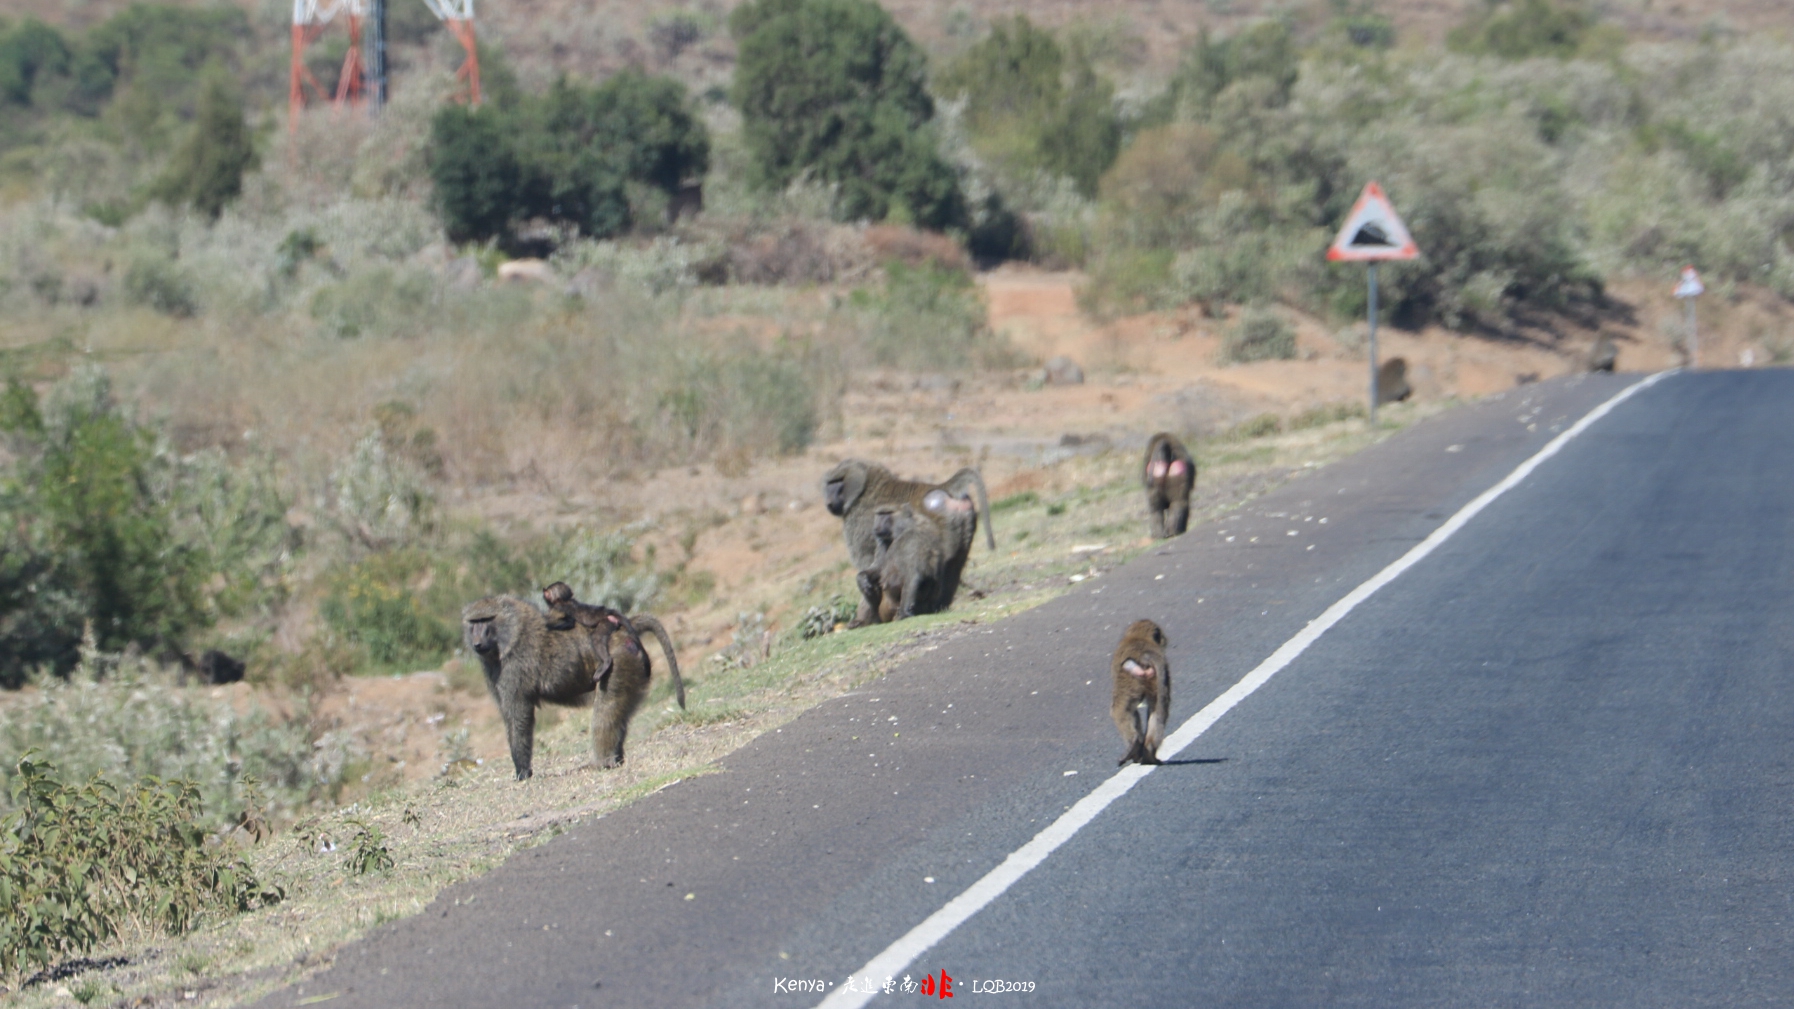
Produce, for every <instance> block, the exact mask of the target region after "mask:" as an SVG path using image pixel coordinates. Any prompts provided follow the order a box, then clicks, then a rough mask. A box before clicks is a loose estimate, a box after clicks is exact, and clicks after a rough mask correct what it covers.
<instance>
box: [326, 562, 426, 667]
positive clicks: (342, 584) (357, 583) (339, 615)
mask: <svg viewBox="0 0 1794 1009" xmlns="http://www.w3.org/2000/svg"><path fill="white" fill-rule="evenodd" d="M428 567H429V565H428V562H427V561H426V560H425V558H424V557H423V556H422V555H420V554H418V553H416V552H414V551H394V552H390V553H382V554H376V555H374V556H372V557H369V558H367V559H366V560H363V561H360V562H359V563H356V564H354V565H352V566H350V567H349V568H348V569H347V570H346V571H343V572H341V573H340V574H338V575H337V576H336V577H335V578H334V579H333V580H332V581H333V584H332V585H331V587H330V590H329V592H328V593H327V594H326V595H325V597H324V600H323V602H322V603H321V604H320V605H319V607H318V615H319V616H321V617H322V618H323V619H324V622H325V624H327V625H328V626H329V627H330V628H331V629H332V630H334V631H336V632H337V633H338V634H341V635H342V636H343V638H344V639H345V640H347V641H348V642H350V643H351V644H353V645H356V646H358V647H359V648H361V649H362V650H363V651H364V652H365V654H366V655H367V658H368V660H369V662H370V663H371V664H372V666H373V667H375V668H377V669H380V670H399V671H407V672H408V671H410V670H411V669H415V668H419V667H428V666H434V665H435V664H437V663H439V662H441V661H442V659H443V658H445V657H446V656H447V654H448V652H449V650H450V649H452V648H453V647H454V646H455V642H456V641H457V640H458V638H457V636H456V633H455V629H454V628H453V627H451V626H450V625H449V623H448V622H447V621H446V620H444V619H442V618H441V617H438V616H437V615H435V614H434V613H431V612H430V611H429V610H428V609H426V607H425V606H424V603H423V601H422V600H421V599H420V598H419V597H418V593H417V592H416V590H415V589H414V588H413V585H414V584H415V583H416V582H417V581H418V580H419V579H420V577H421V576H422V575H423V573H424V572H425V571H426V570H428Z"/></svg>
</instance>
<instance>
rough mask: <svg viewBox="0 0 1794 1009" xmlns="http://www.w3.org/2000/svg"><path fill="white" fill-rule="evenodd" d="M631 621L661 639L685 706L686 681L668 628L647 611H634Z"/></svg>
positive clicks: (682, 703)
mask: <svg viewBox="0 0 1794 1009" xmlns="http://www.w3.org/2000/svg"><path fill="white" fill-rule="evenodd" d="M629 622H630V623H632V624H634V625H635V626H637V627H646V628H647V629H648V630H650V631H653V632H654V636H655V637H657V638H659V639H660V650H661V652H662V653H663V654H665V655H666V657H667V668H668V669H670V670H672V671H673V690H674V692H676V693H677V694H678V695H679V707H680V709H681V710H683V709H684V707H685V681H684V680H683V679H680V677H679V657H678V656H677V655H675V654H673V639H672V638H670V637H668V636H667V629H666V627H665V626H663V625H662V624H661V622H660V621H658V620H656V619H654V618H653V617H651V616H649V615H647V614H646V613H634V614H631V615H630V617H629Z"/></svg>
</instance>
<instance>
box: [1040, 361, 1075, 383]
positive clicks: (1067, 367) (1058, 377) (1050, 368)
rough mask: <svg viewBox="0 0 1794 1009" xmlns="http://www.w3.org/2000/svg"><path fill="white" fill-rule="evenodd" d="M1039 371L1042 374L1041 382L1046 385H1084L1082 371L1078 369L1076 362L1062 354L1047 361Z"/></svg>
mask: <svg viewBox="0 0 1794 1009" xmlns="http://www.w3.org/2000/svg"><path fill="white" fill-rule="evenodd" d="M1041 371H1042V372H1043V373H1044V374H1043V380H1044V381H1045V382H1046V384H1047V385H1083V384H1084V369H1082V368H1080V367H1078V362H1076V361H1073V360H1072V359H1071V358H1069V357H1066V356H1065V355H1064V354H1060V355H1059V356H1058V357H1055V358H1053V359H1051V360H1049V361H1047V363H1046V366H1045V367H1044V368H1042V369H1041Z"/></svg>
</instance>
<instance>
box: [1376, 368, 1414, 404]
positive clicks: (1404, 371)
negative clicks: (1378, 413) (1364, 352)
mask: <svg viewBox="0 0 1794 1009" xmlns="http://www.w3.org/2000/svg"><path fill="white" fill-rule="evenodd" d="M1413 394H1414V390H1413V388H1411V387H1410V386H1409V385H1408V362H1407V361H1404V360H1403V359H1401V358H1399V357H1392V358H1390V359H1389V360H1387V361H1384V362H1383V364H1382V365H1381V366H1380V367H1378V368H1377V402H1378V403H1379V404H1382V403H1400V402H1401V401H1402V400H1404V399H1407V398H1408V397H1409V396H1411V395H1413Z"/></svg>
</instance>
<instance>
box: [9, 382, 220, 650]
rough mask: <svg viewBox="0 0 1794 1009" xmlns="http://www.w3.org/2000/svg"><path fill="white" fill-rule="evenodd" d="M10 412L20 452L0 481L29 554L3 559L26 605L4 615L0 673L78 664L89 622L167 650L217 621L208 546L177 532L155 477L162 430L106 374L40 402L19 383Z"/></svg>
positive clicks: (12, 530)
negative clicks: (120, 409) (145, 423)
mask: <svg viewBox="0 0 1794 1009" xmlns="http://www.w3.org/2000/svg"><path fill="white" fill-rule="evenodd" d="M7 414H8V416H7V418H6V421H7V424H8V433H9V434H10V435H12V438H13V441H14V443H15V447H16V449H17V450H18V453H19V458H18V460H17V461H16V462H15V463H14V465H13V468H12V471H11V472H10V473H8V474H7V475H6V478H5V480H4V482H3V483H0V511H3V512H4V515H5V518H6V521H5V529H6V532H5V535H7V536H8V538H9V539H10V540H11V542H10V543H8V546H9V547H10V548H11V549H9V550H8V553H9V555H10V554H14V552H15V551H16V552H17V557H18V559H16V560H14V559H13V558H12V557H9V559H8V562H7V563H6V565H5V566H4V568H0V571H4V572H5V574H8V575H11V577H12V579H14V580H13V584H12V585H11V586H10V587H0V592H6V593H7V594H10V595H12V596H13V598H14V599H15V600H17V603H18V608H17V609H9V610H8V611H7V612H6V613H5V614H4V616H3V617H0V641H4V643H5V645H6V646H7V647H3V648H0V676H3V677H5V678H7V679H10V680H12V681H13V682H14V683H16V682H17V681H18V678H19V677H20V676H22V675H23V673H24V672H25V670H27V669H29V668H31V667H32V666H33V665H36V664H39V663H49V664H52V665H54V666H56V667H57V668H59V669H63V670H66V669H68V668H70V667H72V665H73V663H74V660H75V658H76V656H75V645H76V643H77V642H78V641H79V640H80V634H81V624H82V622H83V621H87V622H91V624H92V626H93V627H94V629H95V633H97V634H98V635H99V643H100V646H101V647H103V648H104V649H106V650H107V651H118V650H121V649H123V648H124V647H125V645H127V644H131V643H135V644H137V645H139V646H141V647H147V648H151V649H157V650H162V651H164V652H166V651H167V650H168V649H170V648H172V647H174V646H175V645H176V644H177V643H179V642H181V641H183V640H184V639H185V638H186V636H187V635H188V634H190V633H191V632H194V631H197V630H201V629H203V628H205V627H207V626H209V625H210V623H211V621H212V614H211V613H210V612H208V608H207V606H206V605H205V598H204V592H203V589H202V586H203V584H204V582H205V580H206V578H207V577H208V576H209V574H210V561H209V556H208V551H207V550H206V546H205V544H203V543H196V542H192V541H189V540H183V539H182V537H181V536H179V535H178V533H177V529H176V524H175V521H174V516H173V514H172V512H171V509H170V505H169V502H168V501H167V500H166V499H165V498H162V497H159V496H158V495H157V494H156V487H155V481H154V480H153V478H152V470H153V469H154V468H155V466H156V446H155V441H154V438H153V437H152V436H151V434H150V432H148V431H146V430H144V429H142V428H139V427H137V426H135V425H133V424H132V423H130V422H129V421H128V420H126V419H125V418H124V417H122V416H120V415H119V414H118V413H117V412H116V410H115V409H114V408H113V407H112V405H111V397H110V384H109V382H108V381H107V380H106V378H105V375H104V373H103V372H98V371H96V370H82V371H78V372H76V374H75V375H74V376H72V377H71V378H70V379H69V380H67V381H65V382H64V383H62V384H61V385H59V386H57V387H56V388H55V389H53V390H52V396H51V398H50V402H49V403H48V404H47V409H44V410H41V411H40V409H39V407H38V404H37V402H36V396H35V395H34V394H33V393H32V392H31V390H30V389H29V388H27V387H25V386H23V385H22V384H21V383H19V382H17V381H16V380H14V382H13V383H12V385H11V386H10V387H9V390H8V393H7ZM20 578H25V579H27V580H26V581H24V582H23V584H21V583H20V582H19V581H18V580H17V579H20ZM36 596H42V597H43V600H42V602H38V601H37V600H36V599H34V598H33V597H36Z"/></svg>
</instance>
